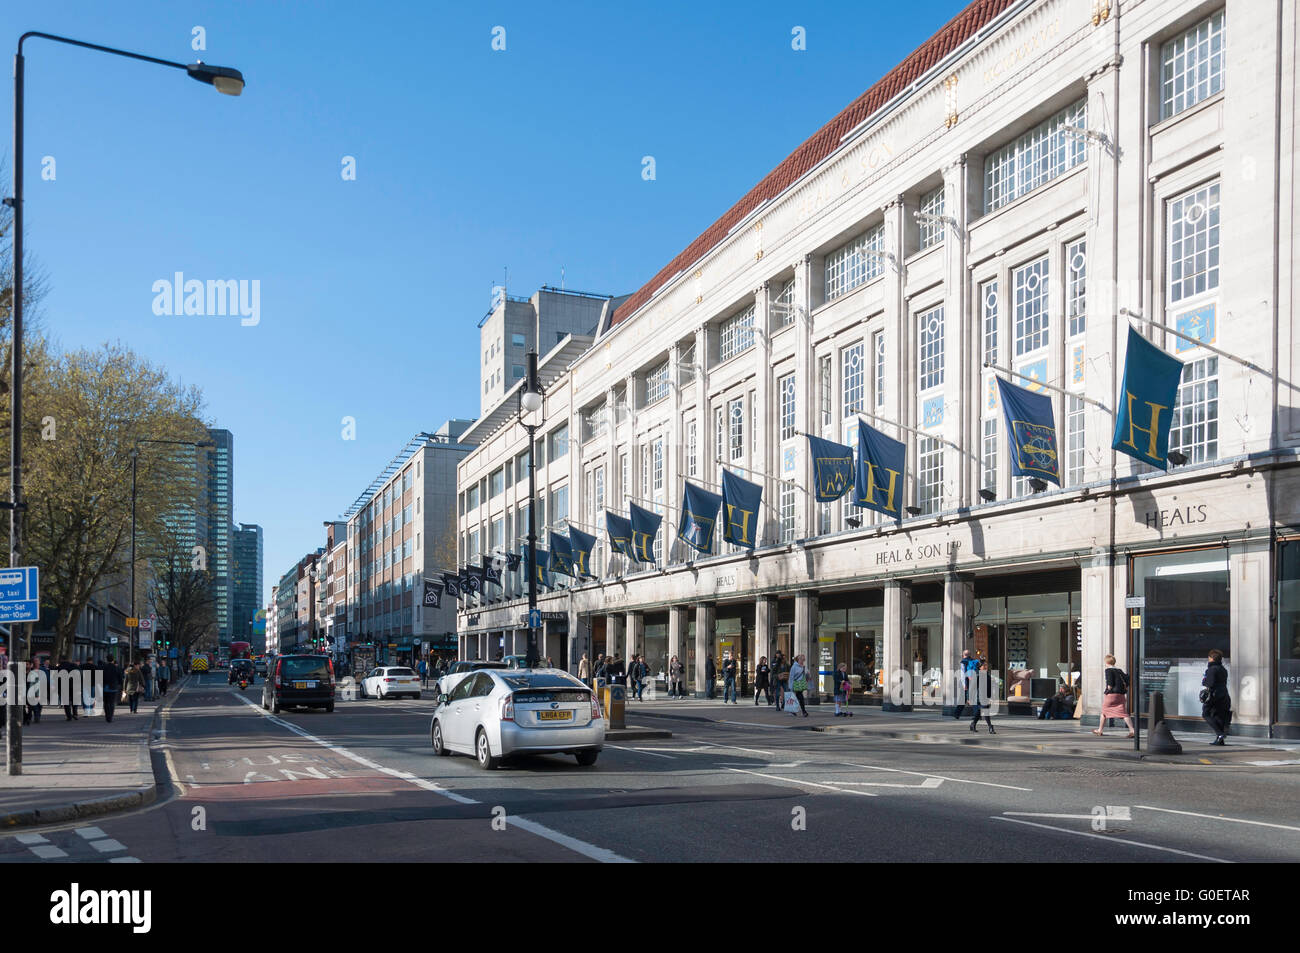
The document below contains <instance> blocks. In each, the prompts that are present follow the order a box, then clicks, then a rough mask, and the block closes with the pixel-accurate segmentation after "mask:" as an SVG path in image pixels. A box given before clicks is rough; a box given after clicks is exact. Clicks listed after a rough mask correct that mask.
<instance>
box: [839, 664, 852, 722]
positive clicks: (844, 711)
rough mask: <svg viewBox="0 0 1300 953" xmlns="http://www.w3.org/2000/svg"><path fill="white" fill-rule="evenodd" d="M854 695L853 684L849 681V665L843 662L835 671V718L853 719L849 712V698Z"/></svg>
mask: <svg viewBox="0 0 1300 953" xmlns="http://www.w3.org/2000/svg"><path fill="white" fill-rule="evenodd" d="M852 694H853V683H852V682H851V681H849V663H848V662H841V663H840V665H839V668H837V669H836V670H835V717H836V718H852V717H853V712H851V711H849V696H850V695H852Z"/></svg>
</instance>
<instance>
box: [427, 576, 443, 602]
mask: <svg viewBox="0 0 1300 953" xmlns="http://www.w3.org/2000/svg"><path fill="white" fill-rule="evenodd" d="M424 607H425V608H426V609H441V608H442V583H440V582H434V581H433V580H432V579H426V580H424Z"/></svg>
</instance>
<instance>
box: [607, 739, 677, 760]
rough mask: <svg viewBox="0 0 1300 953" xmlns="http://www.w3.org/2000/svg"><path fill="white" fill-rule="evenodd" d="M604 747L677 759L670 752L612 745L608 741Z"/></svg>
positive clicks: (654, 756) (653, 756)
mask: <svg viewBox="0 0 1300 953" xmlns="http://www.w3.org/2000/svg"><path fill="white" fill-rule="evenodd" d="M605 747H606V748H617V749H618V750H619V751H634V752H636V753H637V754H648V755H649V756H650V757H652V758H667V759H668V760H669V761H676V760H677V759H676V758H674V757H673V756H672V755H670V754H659V753H658V752H655V751H650V750H648V749H646V748H628V747H624V746H623V745H612V744H610V743H609V742H608V741H607V742H605Z"/></svg>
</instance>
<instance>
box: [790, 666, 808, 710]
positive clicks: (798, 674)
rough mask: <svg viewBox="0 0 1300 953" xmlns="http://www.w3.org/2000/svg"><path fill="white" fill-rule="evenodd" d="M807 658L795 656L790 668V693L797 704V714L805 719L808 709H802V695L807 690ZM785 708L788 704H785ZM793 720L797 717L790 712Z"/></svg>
mask: <svg viewBox="0 0 1300 953" xmlns="http://www.w3.org/2000/svg"><path fill="white" fill-rule="evenodd" d="M807 662H808V659H807V656H804V655H796V656H795V657H794V664H793V665H791V666H790V691H791V692H792V693H793V694H794V697H795V700H796V701H797V702H798V703H799V713H800V714H802V715H803V716H804V717H805V718H807V717H808V709H807V708H805V707H804V703H803V693H804V692H806V691H807V690H808V667H807ZM786 704H787V707H789V703H788V702H787V703H786ZM790 714H791V715H793V716H794V717H795V718H798V717H799V715H797V714H795V713H794V712H790Z"/></svg>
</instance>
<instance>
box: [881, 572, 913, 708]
mask: <svg viewBox="0 0 1300 953" xmlns="http://www.w3.org/2000/svg"><path fill="white" fill-rule="evenodd" d="M911 626H912V583H911V581H910V580H906V579H890V580H889V581H888V582H886V583H885V640H884V659H883V665H882V667H883V668H884V670H885V686H884V689H885V697H884V702H883V704H882V705H881V709H882V710H884V711H911V710H912V675H911V671H912V666H911V660H910V659H909V658H908V657H907V650H906V649H905V648H904V646H905V644H906V643H905V642H904V641H903V635H904V633H906V632H908V630H909V629H910V628H911ZM894 697H897V699H898V700H897V701H893V700H891V699H892V698H894Z"/></svg>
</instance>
